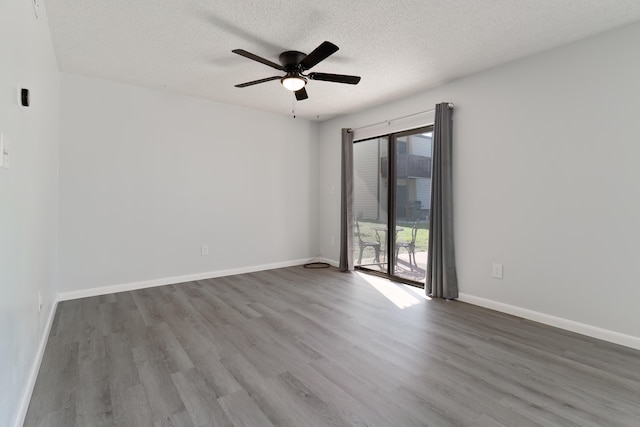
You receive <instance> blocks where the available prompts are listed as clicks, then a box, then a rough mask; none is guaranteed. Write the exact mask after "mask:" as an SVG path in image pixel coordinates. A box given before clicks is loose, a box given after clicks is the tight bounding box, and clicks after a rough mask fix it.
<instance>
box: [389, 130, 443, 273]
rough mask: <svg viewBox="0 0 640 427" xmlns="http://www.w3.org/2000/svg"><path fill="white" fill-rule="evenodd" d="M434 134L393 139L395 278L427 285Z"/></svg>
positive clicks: (403, 134)
mask: <svg viewBox="0 0 640 427" xmlns="http://www.w3.org/2000/svg"><path fill="white" fill-rule="evenodd" d="M432 138H433V132H432V131H431V130H429V131H424V129H423V130H422V131H419V132H416V131H413V132H411V131H409V132H404V133H401V134H397V135H396V136H394V137H393V138H392V147H393V150H394V153H395V156H394V157H395V158H394V159H393V161H394V167H393V169H394V170H395V180H394V181H395V182H394V189H395V191H394V193H395V194H394V200H395V203H394V209H393V211H392V220H391V223H393V225H394V226H395V234H394V239H393V251H392V254H393V257H394V258H393V262H392V264H393V272H391V273H390V274H391V275H392V276H396V277H399V278H401V279H404V280H409V281H413V282H420V283H424V280H425V273H426V267H427V245H428V239H429V229H428V228H429V223H428V218H429V210H430V203H431V147H432V145H431V144H432Z"/></svg>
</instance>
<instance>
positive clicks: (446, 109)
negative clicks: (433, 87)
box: [425, 102, 458, 299]
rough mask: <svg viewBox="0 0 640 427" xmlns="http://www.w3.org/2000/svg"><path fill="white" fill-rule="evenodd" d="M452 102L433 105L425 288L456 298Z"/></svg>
mask: <svg viewBox="0 0 640 427" xmlns="http://www.w3.org/2000/svg"><path fill="white" fill-rule="evenodd" d="M452 109H453V106H452V105H450V104H449V103H446V102H443V103H441V104H437V105H436V117H435V123H434V127H433V153H432V162H433V165H432V169H431V170H432V177H431V214H430V215H429V249H428V250H429V253H428V258H427V282H426V286H425V291H426V293H427V294H428V295H430V296H432V297H435V298H446V299H455V298H458V277H457V274H456V258H455V251H454V247H453V246H454V245H453V180H452V176H453V173H452V163H453V162H452V138H451V132H452V122H453V111H452Z"/></svg>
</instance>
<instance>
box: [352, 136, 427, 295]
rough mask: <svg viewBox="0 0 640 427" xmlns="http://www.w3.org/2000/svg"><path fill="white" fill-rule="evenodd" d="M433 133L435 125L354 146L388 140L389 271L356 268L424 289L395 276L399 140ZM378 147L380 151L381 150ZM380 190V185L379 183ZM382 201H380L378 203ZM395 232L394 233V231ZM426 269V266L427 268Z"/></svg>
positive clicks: (409, 280) (420, 284) (411, 281)
mask: <svg viewBox="0 0 640 427" xmlns="http://www.w3.org/2000/svg"><path fill="white" fill-rule="evenodd" d="M432 131H433V125H428V126H423V127H419V128H414V129H409V130H405V131H402V132H395V133H390V134H386V135H378V136H375V137H372V138H366V139H361V140H358V141H353V143H354V144H357V143H359V142H364V141H369V140H372V139H379V138H386V139H387V145H388V147H387V153H388V156H387V159H388V160H387V161H388V164H387V171H388V172H387V176H388V184H387V233H386V235H387V238H386V240H387V241H386V252H387V253H386V259H387V271H386V272H382V271H376V270H372V269H369V268H366V267H361V266H359V265H357V266H355V267H354V268H355V269H356V270H359V271H363V272H366V273H368V274H373V275H375V276H381V277H384V278H387V279H390V280H393V281H395V282H401V283H406V284H408V285H412V286H417V287H419V288H424V286H425V284H424V282H419V281H416V280H411V279H407V278H404V277H400V276H397V275H395V269H396V265H395V264H396V259H395V256H394V255H395V248H396V233H395V230H396V222H397V221H396V216H397V215H396V201H397V194H396V187H397V180H398V177H397V162H396V160H397V156H396V153H397V142H398V138H402V137H404V136H409V135H416V134H422V133H427V132H432ZM379 149H380V148H379V146H378V150H379ZM378 162H380V156H379V155H378ZM378 188H379V183H378ZM379 196H380V191H379V190H378V197H379ZM379 202H380V201H379V200H378V203H379ZM392 230H393V231H392ZM425 268H426V266H425Z"/></svg>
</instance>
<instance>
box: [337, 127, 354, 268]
mask: <svg viewBox="0 0 640 427" xmlns="http://www.w3.org/2000/svg"><path fill="white" fill-rule="evenodd" d="M341 189H342V191H341V209H340V271H353V132H350V129H342V183H341Z"/></svg>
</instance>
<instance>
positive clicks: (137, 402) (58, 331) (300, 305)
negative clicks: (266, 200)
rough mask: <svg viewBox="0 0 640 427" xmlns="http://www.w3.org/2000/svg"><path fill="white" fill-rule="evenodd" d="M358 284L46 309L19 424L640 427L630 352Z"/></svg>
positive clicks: (309, 274)
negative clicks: (51, 315) (44, 334)
mask: <svg viewBox="0 0 640 427" xmlns="http://www.w3.org/2000/svg"><path fill="white" fill-rule="evenodd" d="M371 280H373V281H374V282H377V283H376V284H375V286H374V285H372V284H370V283H369V282H368V281H367V280H365V279H364V278H362V277H361V276H360V275H358V274H355V273H354V274H344V273H339V272H337V271H336V270H335V269H325V270H308V269H304V268H302V267H292V268H285V269H279V270H272V271H266V272H260V273H253V274H244V275H239V276H231V277H225V278H218V279H212V280H203V281H198V282H189V283H182V284H177V285H170V286H162V287H157V288H151V289H145V290H138V291H132V292H122V293H117V294H112V295H106V296H100V297H93V298H84V299H79V300H74V301H66V302H62V303H61V304H59V306H58V309H57V312H56V315H55V320H54V323H53V326H52V329H51V333H50V336H49V341H48V344H47V348H46V351H45V354H44V359H43V362H42V365H41V368H40V373H39V374H38V379H37V383H36V386H35V390H34V393H33V397H32V399H31V404H30V407H29V410H28V413H27V417H26V421H25V424H24V425H25V426H64V427H67V426H74V425H77V426H106V425H110V426H111V425H118V426H127V427H135V426H260V427H262V426H271V425H274V426H296V427H299V426H403V427H405V426H406V427H408V426H425V425H430V426H449V425H464V426H517V427H523V426H534V425H543V426H552V425H554V426H556V425H557V426H580V427H587V426H614V425H615V426H639V425H640V352H639V351H635V350H632V349H628V348H625V347H621V346H617V345H613V344H609V343H606V342H602V341H598V340H594V339H591V338H587V337H583V336H580V335H577V334H573V333H570V332H566V331H563V330H559V329H555V328H551V327H547V326H544V325H541V324H537V323H533V322H529V321H526V320H523V319H520V318H516V317H512V316H509V315H505V314H501V313H497V312H493V311H490V310H486V309H483V308H479V307H475V306H472V305H469V304H464V303H460V302H445V301H441V300H434V301H427V300H425V299H421V298H417V297H416V296H415V294H412V293H411V292H406V290H403V289H404V287H403V286H402V285H396V284H391V283H390V282H385V281H382V280H379V279H377V278H373V279H371ZM391 293H393V296H392V298H391V299H389V298H388V297H387V296H385V294H387V295H391ZM394 301H395V302H394Z"/></svg>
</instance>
